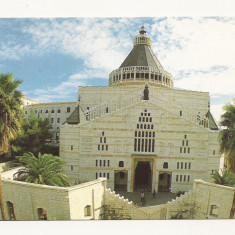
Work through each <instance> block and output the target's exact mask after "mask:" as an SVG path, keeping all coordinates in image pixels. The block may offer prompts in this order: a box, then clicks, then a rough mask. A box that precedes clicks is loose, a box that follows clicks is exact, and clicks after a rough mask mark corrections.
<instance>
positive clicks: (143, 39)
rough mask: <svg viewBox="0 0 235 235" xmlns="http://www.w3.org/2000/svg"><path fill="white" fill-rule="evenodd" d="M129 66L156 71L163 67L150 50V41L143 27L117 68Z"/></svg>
mask: <svg viewBox="0 0 235 235" xmlns="http://www.w3.org/2000/svg"><path fill="white" fill-rule="evenodd" d="M130 66H147V67H151V68H154V69H157V70H163V67H162V65H161V63H160V62H159V60H158V59H157V57H156V56H155V55H154V52H153V51H152V49H151V39H150V37H149V36H148V35H147V34H146V31H145V28H144V26H142V27H141V28H140V31H139V34H138V35H136V37H135V40H134V47H133V49H132V51H131V52H130V54H129V55H128V56H127V57H126V59H125V60H124V62H123V63H122V64H121V66H120V67H119V68H124V67H130Z"/></svg>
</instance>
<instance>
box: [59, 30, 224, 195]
mask: <svg viewBox="0 0 235 235" xmlns="http://www.w3.org/2000/svg"><path fill="white" fill-rule="evenodd" d="M110 59H112V58H110ZM218 133H219V128H218V126H217V124H216V121H215V120H214V118H213V116H212V114H211V113H210V97H209V93H208V92H196V91H188V90H177V89H174V79H173V76H172V75H171V74H170V73H169V72H167V71H165V70H164V68H163V67H162V65H161V63H160V62H159V60H158V59H157V57H156V56H155V54H154V52H153V51H152V49H151V39H150V37H149V36H148V35H147V34H146V31H145V28H144V26H142V27H141V29H140V31H139V34H138V35H137V36H136V37H135V39H134V45H133V49H132V51H131V52H130V54H129V55H128V56H127V57H126V59H125V60H124V61H123V63H122V64H121V66H120V67H119V68H117V69H116V70H114V71H112V72H111V73H110V75H109V86H108V87H92V86H87V87H79V90H78V103H77V107H76V108H75V110H74V111H73V112H72V113H71V115H70V116H69V117H68V118H67V121H66V122H65V123H64V124H62V125H61V127H60V156H61V157H62V158H63V160H64V161H65V162H66V166H65V168H64V172H65V174H67V175H68V177H69V178H70V180H71V183H72V184H78V183H79V182H87V181H92V180H94V179H97V178H99V177H105V178H107V187H110V188H111V189H112V190H115V191H127V192H133V191H142V190H144V191H153V190H154V189H155V190H156V191H157V192H161V191H162V192H178V191H188V190H189V189H192V187H193V181H194V179H202V180H205V181H209V182H210V181H212V180H211V176H210V174H211V173H212V172H213V171H214V170H219V165H220V153H219V143H218Z"/></svg>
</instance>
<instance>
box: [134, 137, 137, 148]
mask: <svg viewBox="0 0 235 235" xmlns="http://www.w3.org/2000/svg"><path fill="white" fill-rule="evenodd" d="M136 146H137V139H135V144H134V151H136Z"/></svg>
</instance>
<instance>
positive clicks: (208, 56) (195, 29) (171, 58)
mask: <svg viewBox="0 0 235 235" xmlns="http://www.w3.org/2000/svg"><path fill="white" fill-rule="evenodd" d="M151 35H153V37H154V38H155V40H156V41H155V40H154V41H155V43H154V44H153V50H154V51H155V52H158V53H157V54H158V57H159V59H160V61H161V62H162V64H163V66H164V67H165V68H166V70H168V71H169V72H171V73H172V74H173V75H174V78H175V85H176V86H177V87H180V88H183V89H189V90H196V91H209V92H211V93H212V94H234V95H235V89H234V87H235V65H234V61H235V19H234V18H232V19H225V20H218V19H209V18H207V19H206V18H193V19H190V18H183V19H179V18H178V19H173V18H168V19H166V20H162V21H160V22H157V23H155V24H154V25H152V29H151ZM218 66H220V67H224V68H225V69H224V70H217V69H216V68H217V67H218ZM182 71H184V73H182ZM185 72H187V73H185Z"/></svg>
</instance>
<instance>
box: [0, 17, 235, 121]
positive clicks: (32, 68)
mask: <svg viewBox="0 0 235 235" xmlns="http://www.w3.org/2000/svg"><path fill="white" fill-rule="evenodd" d="M142 24H144V26H145V28H146V31H147V34H148V35H149V36H150V37H151V39H152V49H153V51H154V53H155V54H156V56H157V58H158V59H159V60H160V62H161V64H162V66H163V68H164V69H165V70H166V71H168V72H170V73H171V74H172V75H173V78H174V87H175V89H185V90H193V91H203V92H210V97H211V111H212V114H213V115H214V116H215V118H216V119H217V121H219V117H220V115H221V114H222V112H223V111H222V107H223V105H224V104H226V103H229V102H232V100H233V98H234V97H235V18H231V17H159V18H150V17H148V18H144V17H142V18H136V17H132V18H124V17H121V18H91V17H90V18H0V73H13V74H14V77H15V78H16V79H20V80H22V81H23V83H22V85H20V87H19V89H20V90H22V91H23V93H24V95H25V96H27V97H29V98H31V99H35V100H37V101H39V102H60V101H76V100H77V90H78V86H108V78H109V74H110V73H111V72H112V71H113V70H115V69H117V68H118V67H119V66H120V65H121V63H122V62H123V61H124V59H125V58H126V56H127V55H128V54H129V52H130V51H131V49H132V47H133V39H134V37H135V35H136V34H138V31H139V28H140V26H141V25H142Z"/></svg>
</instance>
